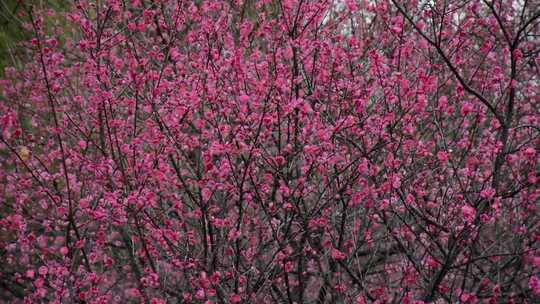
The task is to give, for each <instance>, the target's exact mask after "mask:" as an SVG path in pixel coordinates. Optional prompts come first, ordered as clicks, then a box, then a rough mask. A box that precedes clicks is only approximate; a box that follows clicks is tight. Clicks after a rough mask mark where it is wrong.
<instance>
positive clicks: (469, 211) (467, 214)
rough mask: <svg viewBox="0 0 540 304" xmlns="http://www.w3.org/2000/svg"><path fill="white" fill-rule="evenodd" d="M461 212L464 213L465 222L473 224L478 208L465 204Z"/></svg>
mask: <svg viewBox="0 0 540 304" xmlns="http://www.w3.org/2000/svg"><path fill="white" fill-rule="evenodd" d="M461 214H462V215H463V218H464V220H465V222H467V223H469V224H471V223H472V222H473V221H474V218H475V216H476V209H475V208H473V207H471V206H467V205H463V206H461Z"/></svg>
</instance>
